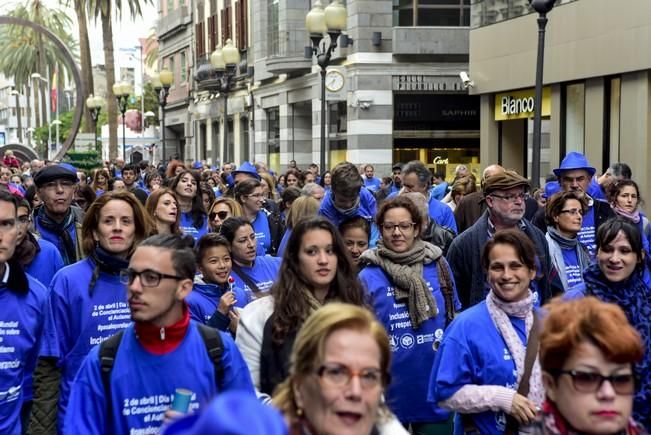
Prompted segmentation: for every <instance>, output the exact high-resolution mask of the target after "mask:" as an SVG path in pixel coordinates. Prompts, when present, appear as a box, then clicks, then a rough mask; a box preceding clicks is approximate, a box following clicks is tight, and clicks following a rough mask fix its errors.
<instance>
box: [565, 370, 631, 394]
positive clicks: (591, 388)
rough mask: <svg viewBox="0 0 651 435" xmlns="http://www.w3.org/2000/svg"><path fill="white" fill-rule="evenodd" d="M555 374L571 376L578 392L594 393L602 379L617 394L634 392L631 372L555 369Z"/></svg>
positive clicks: (601, 383)
mask: <svg viewBox="0 0 651 435" xmlns="http://www.w3.org/2000/svg"><path fill="white" fill-rule="evenodd" d="M552 374H553V375H555V376H561V375H568V376H569V377H571V378H572V385H573V386H574V389H575V390H576V391H578V392H580V393H595V392H597V391H599V389H600V388H601V386H602V385H603V383H604V381H608V382H610V385H612V387H613V390H615V392H616V393H617V394H622V395H627V396H629V395H632V394H635V387H636V385H637V379H636V377H635V374H633V373H623V374H619V375H610V376H604V375H602V374H601V373H594V372H584V371H581V370H555V371H553V372H552Z"/></svg>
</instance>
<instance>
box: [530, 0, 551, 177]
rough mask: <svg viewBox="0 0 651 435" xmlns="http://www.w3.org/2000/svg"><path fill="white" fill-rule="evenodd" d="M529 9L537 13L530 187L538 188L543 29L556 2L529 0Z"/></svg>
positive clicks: (543, 56) (543, 49) (543, 58)
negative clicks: (536, 53)
mask: <svg viewBox="0 0 651 435" xmlns="http://www.w3.org/2000/svg"><path fill="white" fill-rule="evenodd" d="M529 2H530V4H531V7H532V8H533V9H534V10H535V11H536V12H538V57H537V60H536V95H535V98H534V102H533V104H534V109H533V149H532V150H531V187H532V189H536V188H538V187H540V143H541V136H542V131H541V130H542V113H541V110H542V82H543V65H544V62H545V27H546V26H547V13H549V11H551V10H552V8H553V7H554V3H556V0H529Z"/></svg>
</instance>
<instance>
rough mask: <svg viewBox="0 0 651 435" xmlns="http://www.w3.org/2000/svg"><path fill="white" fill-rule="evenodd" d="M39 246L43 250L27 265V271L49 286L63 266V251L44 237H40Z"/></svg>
mask: <svg viewBox="0 0 651 435" xmlns="http://www.w3.org/2000/svg"><path fill="white" fill-rule="evenodd" d="M38 246H39V247H40V248H41V251H40V252H39V253H38V254H36V257H34V259H33V260H32V262H31V263H30V264H29V265H28V266H27V267H25V272H27V273H28V274H30V275H31V276H33V277H34V278H36V279H37V280H39V281H40V282H41V284H43V285H44V286H45V287H48V286H49V285H50V282H52V278H54V275H55V274H56V273H57V272H58V271H59V269H61V268H63V266H64V264H63V258H61V253H60V252H59V250H58V249H57V248H56V246H54V245H53V244H52V243H50V242H48V241H47V240H45V239H43V238H42V237H41V238H39V239H38Z"/></svg>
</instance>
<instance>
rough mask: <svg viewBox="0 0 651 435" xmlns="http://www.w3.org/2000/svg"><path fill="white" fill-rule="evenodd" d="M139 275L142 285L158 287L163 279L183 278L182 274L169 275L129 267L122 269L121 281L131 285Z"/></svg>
mask: <svg viewBox="0 0 651 435" xmlns="http://www.w3.org/2000/svg"><path fill="white" fill-rule="evenodd" d="M137 276H138V277H140V285H142V286H143V287H156V286H157V285H158V284H160V280H161V279H175V280H177V281H179V280H182V279H183V278H182V277H180V276H176V275H167V274H164V273H160V272H156V271H155V270H151V269H145V270H143V271H141V272H138V271H136V270H133V269H131V268H129V269H123V270H121V271H120V282H121V283H122V284H127V285H131V284H133V281H134V280H135V279H136V277H137Z"/></svg>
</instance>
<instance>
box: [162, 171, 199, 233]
mask: <svg viewBox="0 0 651 435" xmlns="http://www.w3.org/2000/svg"><path fill="white" fill-rule="evenodd" d="M170 189H172V190H173V191H174V193H176V196H177V199H178V201H179V210H180V211H181V223H180V228H181V231H182V232H183V233H184V234H188V235H190V236H192V237H194V240H195V241H196V240H199V239H200V238H201V236H203V235H204V234H206V233H207V232H208V215H207V214H206V210H205V209H204V207H203V194H202V191H201V186H200V185H199V176H198V175H195V174H193V173H192V172H191V171H188V170H187V169H186V170H183V171H181V172H180V173H179V174H178V175H177V176H176V177H175V178H174V179H173V180H172V183H171V184H170Z"/></svg>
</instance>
